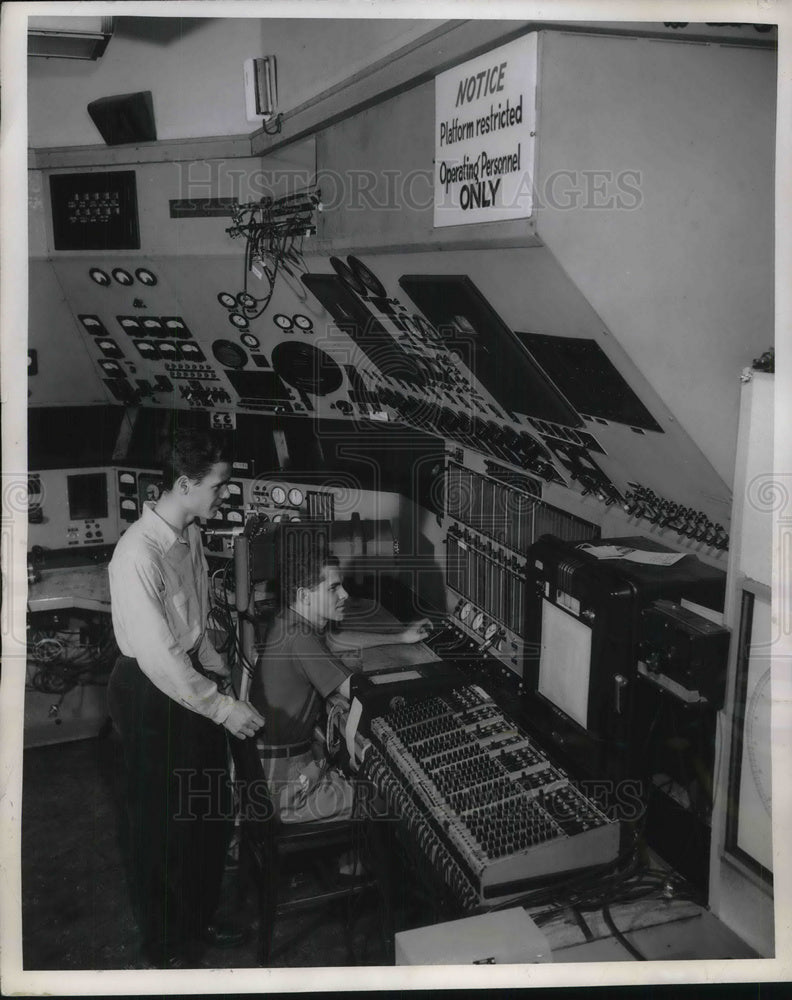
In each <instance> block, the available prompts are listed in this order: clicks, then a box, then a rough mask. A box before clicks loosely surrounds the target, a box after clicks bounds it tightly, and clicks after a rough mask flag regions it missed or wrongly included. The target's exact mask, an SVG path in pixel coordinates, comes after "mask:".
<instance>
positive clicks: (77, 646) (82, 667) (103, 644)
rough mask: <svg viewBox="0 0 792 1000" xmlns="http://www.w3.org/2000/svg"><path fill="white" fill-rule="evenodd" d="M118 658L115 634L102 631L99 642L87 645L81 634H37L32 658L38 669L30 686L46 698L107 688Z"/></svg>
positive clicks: (32, 643)
mask: <svg viewBox="0 0 792 1000" xmlns="http://www.w3.org/2000/svg"><path fill="white" fill-rule="evenodd" d="M117 655H118V647H117V646H116V642H115V637H114V635H113V630H112V628H110V627H107V628H104V629H102V631H101V633H100V635H99V638H98V640H97V641H96V642H84V641H83V636H82V635H81V632H80V631H79V630H72V629H59V630H57V631H54V630H49V631H46V632H33V633H32V634H31V638H30V642H29V643H28V656H29V660H30V663H31V665H35V666H34V668H33V670H32V674H31V675H30V684H31V686H32V687H33V688H34V689H35V690H36V691H42V692H44V693H45V694H65V693H66V692H67V691H71V689H72V688H75V687H77V686H78V685H87V684H95V685H104V684H107V674H108V673H109V672H110V670H112V668H113V664H114V663H115V660H116V657H117Z"/></svg>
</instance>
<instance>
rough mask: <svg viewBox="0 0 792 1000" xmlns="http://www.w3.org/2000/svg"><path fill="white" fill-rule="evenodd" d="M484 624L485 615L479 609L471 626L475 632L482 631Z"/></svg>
mask: <svg viewBox="0 0 792 1000" xmlns="http://www.w3.org/2000/svg"><path fill="white" fill-rule="evenodd" d="M483 624H484V615H483V614H482V613H481V612H480V611H479V613H478V614H477V615H476V617H475V618H474V619H473V624H472V625H471V626H470V627H471V628H472V629H473V631H474V632H479V631H481V626H482V625H483Z"/></svg>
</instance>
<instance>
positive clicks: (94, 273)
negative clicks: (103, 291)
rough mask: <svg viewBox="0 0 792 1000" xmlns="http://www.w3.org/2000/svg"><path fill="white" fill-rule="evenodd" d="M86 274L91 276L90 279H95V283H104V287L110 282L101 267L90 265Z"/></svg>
mask: <svg viewBox="0 0 792 1000" xmlns="http://www.w3.org/2000/svg"><path fill="white" fill-rule="evenodd" d="M88 274H89V275H90V276H91V281H95V282H96V284H97V285H104V287H105V288H106V287H107V286H108V285H109V284H110V278H109V277H108V276H107V274H106V273H105V272H104V271H103V270H102V269H101V267H92V268H91V270H90V271H89V272H88Z"/></svg>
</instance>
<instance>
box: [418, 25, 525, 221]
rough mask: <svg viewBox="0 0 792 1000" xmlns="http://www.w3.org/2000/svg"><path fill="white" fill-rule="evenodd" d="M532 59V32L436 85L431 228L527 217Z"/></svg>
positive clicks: (443, 76)
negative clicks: (433, 225)
mask: <svg viewBox="0 0 792 1000" xmlns="http://www.w3.org/2000/svg"><path fill="white" fill-rule="evenodd" d="M536 52H537V35H536V33H535V32H533V33H531V34H528V35H524V36H523V37H522V38H518V39H517V40H516V41H514V42H510V43H509V44H508V45H503V46H501V48H499V49H495V50H493V51H492V52H488V53H487V54H486V55H483V56H479V57H478V58H477V59H472V60H471V61H470V62H466V63H464V64H463V65H461V66H455V67H454V69H451V70H448V72H446V73H441V74H440V76H438V77H437V78H436V79H435V170H434V224H435V228H438V227H440V226H459V225H464V224H466V223H470V222H500V221H503V220H506V219H525V218H527V217H528V216H530V214H531V211H532V209H533V190H532V181H533V157H534V138H535V134H536V100H535V97H536Z"/></svg>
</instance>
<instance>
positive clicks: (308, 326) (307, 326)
mask: <svg viewBox="0 0 792 1000" xmlns="http://www.w3.org/2000/svg"><path fill="white" fill-rule="evenodd" d="M294 325H295V326H296V327H297V328H298V329H300V330H313V320H311V319H309V317H308V316H303V314H302V313H297V314H296V315H295V317H294Z"/></svg>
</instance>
